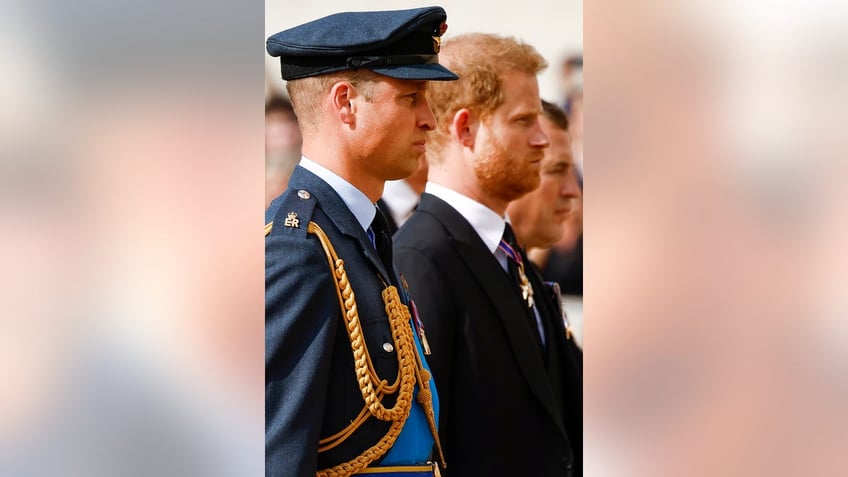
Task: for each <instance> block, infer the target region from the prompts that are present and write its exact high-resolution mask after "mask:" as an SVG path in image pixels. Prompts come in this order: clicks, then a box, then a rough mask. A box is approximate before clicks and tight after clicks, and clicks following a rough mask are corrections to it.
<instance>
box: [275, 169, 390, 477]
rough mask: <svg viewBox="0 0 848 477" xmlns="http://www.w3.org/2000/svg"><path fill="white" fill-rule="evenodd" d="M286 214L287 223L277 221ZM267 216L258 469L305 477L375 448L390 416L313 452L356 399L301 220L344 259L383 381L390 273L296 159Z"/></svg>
mask: <svg viewBox="0 0 848 477" xmlns="http://www.w3.org/2000/svg"><path fill="white" fill-rule="evenodd" d="M302 191H305V192H302ZM290 213H294V214H296V217H297V221H298V224H297V226H296V227H295V226H286V225H285V224H286V218H288V217H289V216H290ZM271 220H273V221H274V225H273V229H272V230H271V233H270V234H269V235H267V236H266V239H265V469H266V474H267V475H273V476H300V477H307V476H309V477H313V476H314V475H315V472H316V469H324V468H328V467H331V466H333V465H336V464H339V463H341V462H344V461H347V460H350V459H352V458H354V457H356V456H357V455H359V454H360V453H361V452H362V451H363V450H365V449H367V448H368V447H370V446H372V445H374V444H375V443H376V442H377V441H378V440H379V439H380V438H381V437H382V436H383V435H384V434H385V433H386V431H387V430H388V428H389V426H390V422H385V421H380V420H377V419H376V418H373V417H372V418H370V419H368V420H367V421H366V422H365V424H364V425H363V426H362V427H360V428H359V429H358V430H357V431H356V432H355V433H354V434H353V435H352V436H351V437H350V438H349V439H348V440H347V441H345V442H344V443H343V444H342V445H340V446H338V447H336V448H334V449H332V450H330V451H327V452H324V453H321V454H320V455H319V454H318V441H319V439H320V438H323V437H327V436H330V435H333V434H335V433H337V432H338V431H340V430H342V429H343V428H344V427H345V426H346V425H348V424H349V423H350V422H351V421H352V420H353V419H354V418H355V417H356V416H357V414H358V413H359V412H360V411H361V410H362V408H363V405H364V400H363V398H362V394H361V391H360V388H359V385H358V384H357V380H356V375H355V373H354V367H353V355H352V352H351V345H350V340H349V338H348V335H347V332H346V330H345V327H344V321H343V319H342V315H341V310H340V306H339V301H338V298H337V294H336V289H335V286H334V284H333V279H332V277H331V274H330V268H329V265H328V262H327V258H326V256H325V254H324V250H323V248H322V247H321V244H320V243H319V241H318V238H317V237H316V236H314V235H312V234H307V230H306V228H307V225H308V223H309V221H310V220H311V221H314V222H315V223H317V224H318V225H319V226H320V227H321V228H322V229H323V230H324V232H325V233H326V234H327V236H328V237H329V238H330V241H331V242H332V244H333V246H334V247H335V249H336V252H337V253H338V254H339V256H340V258H342V259H343V260H344V262H345V268H346V270H347V273H348V277H349V280H350V283H351V285H352V287H353V291H354V294H355V296H356V302H357V307H358V310H359V318H360V321H361V324H362V329H363V334H364V337H365V341H366V344H367V347H368V351H369V353H370V355H371V358H372V360H373V363H374V367H375V368H376V371H377V374H378V375H379V376H380V377H381V378H383V379H388V380H389V382H392V381H393V380H394V378H395V377H396V376H397V372H398V369H397V368H398V365H397V355H396V354H397V352H396V351H395V350H394V349H392V351H386V349H384V348H383V344H384V343H392V335H391V330H390V327H389V323H388V318H387V316H386V311H385V305H384V303H383V300H382V297H381V293H382V291H383V289H384V286H383V281H385V283H387V284H391V283H393V282H396V281H397V278H396V277H395V276H394V273H393V272H392V273H391V274H389V273H388V272H387V270H386V269H385V266H384V265H383V263H382V262H381V261H380V259H379V257H378V256H377V252H376V251H375V250H374V248H373V247H372V245H371V242H370V241H369V239H368V237H367V235H366V234H365V232H364V231H363V230H362V227H361V226H360V224H359V223H358V222H357V221H356V218H355V217H354V215H353V214H352V213H351V212H350V210H349V209H348V208H347V206H346V205H345V204H344V202H343V201H342V199H341V198H340V197H339V196H338V194H337V193H336V192H335V191H334V190H333V189H332V188H331V187H330V186H329V185H328V184H327V183H326V182H324V181H323V180H321V179H320V178H318V177H317V176H315V175H314V174H312V173H311V172H309V171H307V170H306V169H304V168H302V167H300V166H298V167H297V168H295V171H294V173H293V174H292V176H291V179H290V180H289V188H288V189H287V190H286V191H285V192H284V193H283V195H281V196H280V197H279V198H277V199H275V200H274V202H272V203H271V205H270V207H269V209H268V211H267V212H266V223H267V222H270V221H271ZM289 223H290V224H291V223H292V222H291V221H290V222H289ZM381 279H382V281H381ZM394 402H395V396H387V397H386V398H385V399H384V401H383V403H384V404H385V405H386V406H387V407H390V406H392V405H394ZM378 462H379V461H378Z"/></svg>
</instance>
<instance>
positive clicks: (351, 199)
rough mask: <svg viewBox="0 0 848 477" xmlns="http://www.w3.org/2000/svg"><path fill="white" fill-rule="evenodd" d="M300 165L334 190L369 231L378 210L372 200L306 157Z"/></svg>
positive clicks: (363, 228) (302, 158)
mask: <svg viewBox="0 0 848 477" xmlns="http://www.w3.org/2000/svg"><path fill="white" fill-rule="evenodd" d="M300 165H301V166H302V167H303V168H304V169H306V170H307V171H309V172H311V173H313V174H315V175H316V176H318V177H320V178H321V179H323V180H324V182H326V183H327V184H329V185H330V187H332V188H333V190H335V191H336V193H337V194H339V197H341V198H342V202H344V203H345V205H346V206H347V208H348V209H350V211H351V212H352V213H353V216H354V217H356V221H357V222H359V225H361V226H362V230H364V231H367V230H368V227H370V226H371V222H372V221H373V220H374V216H375V215H377V208H376V206H375V205H374V203H372V202H371V199H369V198H368V196H366V195H365V194H364V193H363V192H362V191H361V190H359V189H357V188H356V187H354V186H353V185H352V184H351V183H350V182H348V181H346V180H344V179H342V178H341V177H339V175H338V174H336V173H335V172H333V171H331V170H329V169H327V168H326V167H324V166H322V165H321V164H318V163H317V162H314V161H311V160H309V158H307V157H306V156H302V157H301V158H300Z"/></svg>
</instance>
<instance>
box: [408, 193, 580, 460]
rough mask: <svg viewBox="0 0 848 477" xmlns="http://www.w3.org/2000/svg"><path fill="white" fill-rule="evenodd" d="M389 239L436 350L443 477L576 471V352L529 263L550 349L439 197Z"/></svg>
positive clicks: (494, 265) (476, 240)
mask: <svg viewBox="0 0 848 477" xmlns="http://www.w3.org/2000/svg"><path fill="white" fill-rule="evenodd" d="M394 246H395V264H396V266H397V268H398V270H399V271H400V272H401V274H402V275H403V276H405V278H406V280H407V281H408V283H409V291H410V294H411V295H412V298H413V300H414V301H415V303H416V304H417V306H418V310H419V312H420V314H421V318H422V320H423V321H424V324H425V329H426V333H427V337H428V338H429V341H430V347H431V350H432V355H431V356H430V357H429V358H430V359H429V362H430V366H431V367H432V369H433V372H434V373H435V376H436V385H437V387H438V388H439V394H440V399H441V406H442V407H441V413H440V427H439V433H440V436H441V441H442V446H443V447H444V449H445V458H446V460H447V463H448V469H447V473H443V475H444V474H449V475H451V476H455V477H459V476H462V477H465V476H487V477H491V476H517V475H533V476H565V475H581V473H582V456H581V454H582V369H581V368H582V365H581V362H582V356H580V351H579V349H578V348H577V347H576V346H575V345H574V343H573V341H568V340H566V339H565V331H564V325H563V322H562V319H561V316H562V315H561V313H560V312H558V310H557V309H556V304H555V302H554V301H553V300H552V299H551V297H549V296H548V295H547V294H546V293H544V291H543V290H542V284H541V282H540V279H539V277H538V274H537V273H536V272H535V271H534V270H532V269H531V268H532V267H528V268H527V273H528V275H529V277H530V279H531V283H532V284H533V288H534V291H535V298H536V302H537V307H539V311H540V315H541V316H542V318H543V323H544V326H545V334H546V336H547V351H543V349H542V347H541V345H540V344H539V343H538V338H537V337H536V334H534V332H533V329H534V327H535V323H532V322H531V320H530V319H528V315H527V312H526V311H525V309H526V307H527V305H526V304H525V302H524V301H523V300H522V299H521V297H520V295H519V294H518V291H517V290H516V289H515V287H513V285H512V283H511V282H510V278H509V276H508V275H507V273H505V272H504V270H503V269H502V268H501V266H500V264H499V263H498V261H497V259H496V258H495V257H494V255H493V254H492V253H491V252H490V251H489V250H488V249H487V248H486V246H485V245H484V243H483V241H482V240H481V239H480V237H479V236H478V235H477V233H476V232H475V230H474V229H473V228H472V227H471V225H470V224H469V223H468V222H467V221H466V220H465V219H464V218H463V217H462V215H460V214H459V212H457V211H456V210H455V209H454V208H453V207H451V206H450V205H448V204H447V203H446V202H445V201H443V200H441V199H439V198H437V197H436V196H433V195H431V194H424V195H423V196H422V199H421V203H420V205H419V206H418V210H417V211H416V213H415V214H414V215H413V216H412V218H411V219H410V220H409V221H408V222H407V223H406V224H405V225H404V226H403V227H401V229H400V230H399V231H398V233H397V234H396V235H395V239H394ZM543 296H544V298H543Z"/></svg>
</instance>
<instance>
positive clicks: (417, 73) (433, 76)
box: [369, 63, 459, 81]
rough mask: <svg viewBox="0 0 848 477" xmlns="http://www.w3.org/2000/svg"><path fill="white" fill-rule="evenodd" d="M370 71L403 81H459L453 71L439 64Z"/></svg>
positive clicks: (383, 67)
mask: <svg viewBox="0 0 848 477" xmlns="http://www.w3.org/2000/svg"><path fill="white" fill-rule="evenodd" d="M369 69H370V70H371V71H373V72H375V73H377V74H381V75H383V76H388V77H390V78H397V79H402V80H427V81H453V80H458V79H459V76H457V75H456V74H455V73H454V72H453V71H451V70H449V69H447V68H445V67H444V66H442V65H440V64H438V63H431V64H421V65H396V66H377V67H373V68H369Z"/></svg>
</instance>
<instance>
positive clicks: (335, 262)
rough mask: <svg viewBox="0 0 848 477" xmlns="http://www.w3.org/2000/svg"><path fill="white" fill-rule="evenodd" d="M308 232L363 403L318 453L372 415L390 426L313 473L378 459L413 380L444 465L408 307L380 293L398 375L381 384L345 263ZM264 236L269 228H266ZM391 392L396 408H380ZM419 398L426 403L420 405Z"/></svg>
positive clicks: (341, 473) (350, 469)
mask: <svg viewBox="0 0 848 477" xmlns="http://www.w3.org/2000/svg"><path fill="white" fill-rule="evenodd" d="M269 225H270V224H269ZM307 232H309V233H311V234H314V235H315V236H317V237H318V240H319V241H320V242H321V246H322V247H323V249H324V253H325V255H326V256H327V263H328V265H329V266H330V270H332V272H333V278H334V282H335V288H336V295H337V296H338V299H339V306H340V307H341V312H342V316H343V317H344V320H345V328H346V329H347V333H348V338H349V339H350V346H351V350H352V351H353V359H354V370H355V372H356V379H357V381H358V382H359V389H360V391H361V392H362V398H363V399H364V401H365V406H364V407H363V409H362V411H360V412H359V415H358V416H357V417H356V418H355V419H354V420H353V421H352V422H351V423H350V425H348V426H347V427H345V428H344V429H342V430H341V431H339V432H337V433H336V434H333V435H332V436H330V437H326V438H324V439H321V440H320V441H319V442H318V446H319V447H318V452H325V451H327V450H330V449H332V448H334V447H336V446H338V445H339V444H341V443H342V442H344V440H345V439H347V438H348V437H350V435H351V434H353V433H354V432H355V431H356V430H357V429H359V427H360V426H361V425H362V424H363V423H364V422H365V421H366V420H367V419H368V418H370V417H371V416H373V417H376V418H377V419H380V420H382V421H391V423H392V424H391V426H390V427H389V430H388V432H386V434H385V435H384V436H383V437H382V438H381V439H380V440H379V441H378V442H377V443H376V444H374V445H373V446H371V447H370V448H368V449H366V450H365V451H364V452H362V454H360V455H359V456H357V457H355V458H354V459H352V460H350V461H348V462H343V463H341V464H339V465H336V466H335V467H331V468H329V469H324V470H319V471H318V472H317V473H316V475H317V476H318V477H346V476H349V475H351V474H354V473H356V472H359V471H362V470H364V469H365V468H366V467H368V465H369V464H370V463H371V462H373V461H375V460H377V459H379V458H380V457H382V456H383V455H384V454H385V453H386V452H388V451H389V449H391V447H392V445H394V443H395V441H396V440H397V437H398V435H400V432H401V430H402V429H403V425H404V424H405V423H406V420H407V418H409V412H410V409H411V407H412V395H413V392H414V390H415V383H416V380H417V381H418V383H419V384H420V386H421V389H420V391H419V393H418V399H417V400H418V402H419V403H421V404H422V406H423V407H424V410H425V414H426V415H427V420H428V423H429V425H430V430H431V432H432V433H433V436H434V438H435V440H436V446H437V448H438V451H439V456H440V457H441V461H442V463H443V464H442V465H443V466H444V456H443V455H442V448H441V443H439V437H438V434H437V432H436V424H435V413H434V411H433V402H432V394H431V392H430V386H429V379H430V375H429V373H428V372H427V370H426V369H424V368H423V365H422V363H421V361H420V357H419V356H418V353H417V351H416V350H415V341H414V338H413V336H412V327H411V325H410V320H411V319H412V316H411V314H410V313H409V308H407V307H406V305H404V304H403V302H402V301H401V300H400V297H399V296H398V291H397V288H395V287H394V286H388V287H386V288H385V289H384V290H383V303H385V305H386V314H387V315H388V317H389V326H390V328H391V331H392V340H393V341H394V347H395V349H396V350H397V356H398V376H397V378H396V379H395V382H394V383H392V384H389V383H388V382H387V381H386V380H383V379H380V378H379V376H377V372H376V370H375V369H374V364H373V363H372V361H371V356H370V355H369V353H368V348H367V347H366V345H365V339H364V337H363V335H362V325H361V323H360V321H359V312H358V311H357V308H356V297H355V295H354V293H353V289H352V288H351V286H350V281H349V280H348V277H347V272H346V271H345V269H344V260H342V259H340V258H339V256H338V254H337V253H336V250H335V248H333V244H332V243H330V239H329V238H328V237H327V234H326V233H324V231H323V230H321V227H319V226H318V225H317V224H316V223H315V222H309V225H308V227H307ZM267 233H268V226H266V234H267ZM395 392H397V400H396V401H395V405H394V406H393V407H391V408H386V407H385V406H383V404H382V399H383V397H385V396H386V395H387V394H393V393H395ZM422 400H425V401H426V402H422Z"/></svg>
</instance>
